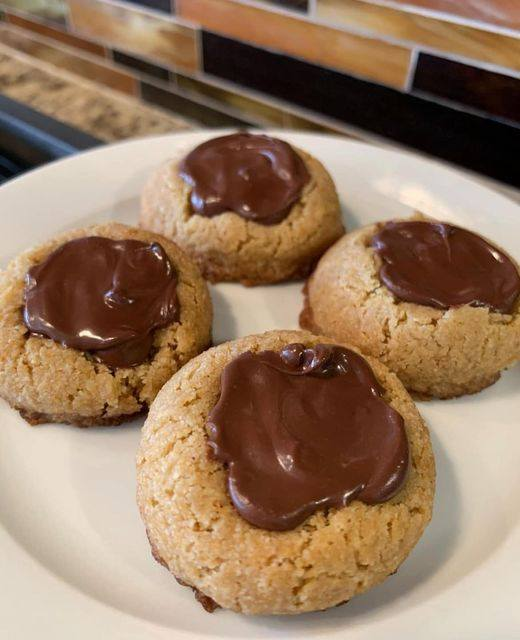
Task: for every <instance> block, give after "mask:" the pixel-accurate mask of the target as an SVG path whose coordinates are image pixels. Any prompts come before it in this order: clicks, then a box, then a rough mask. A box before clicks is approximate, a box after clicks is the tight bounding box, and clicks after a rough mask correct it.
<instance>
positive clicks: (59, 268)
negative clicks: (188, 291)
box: [23, 237, 178, 367]
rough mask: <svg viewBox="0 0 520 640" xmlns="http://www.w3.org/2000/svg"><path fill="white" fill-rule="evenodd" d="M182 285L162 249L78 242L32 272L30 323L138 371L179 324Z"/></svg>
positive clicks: (109, 362)
mask: <svg viewBox="0 0 520 640" xmlns="http://www.w3.org/2000/svg"><path fill="white" fill-rule="evenodd" d="M176 287H177V277H176V274H175V272H174V270H173V267H172V264H171V262H170V260H169V259H168V256H167V255H166V253H165V251H164V249H163V248H162V247H161V246H160V245H159V244H157V243H153V244H146V243H145V242H141V241H139V240H110V239H108V238H100V237H89V238H78V239H77V240H71V241H70V242H67V243H65V244H63V245H61V247H58V249H56V250H55V251H53V252H52V253H51V254H50V255H48V256H47V257H46V258H45V260H43V262H40V264H37V265H36V266H34V267H32V268H31V269H30V270H29V271H28V272H27V275H26V276H25V307H24V311H23V316H24V322H25V324H26V326H27V327H28V328H29V330H30V331H31V332H32V333H34V334H39V335H43V336H46V337H48V338H51V339H52V340H55V341H56V342H61V344H63V345H65V346H67V347H73V348H74V349H80V350H81V351H93V352H94V355H95V357H96V358H97V359H99V360H101V361H102V362H104V363H105V364H107V365H109V366H111V367H131V366H134V365H137V364H140V363H141V362H143V361H144V360H146V358H147V357H148V355H149V353H150V349H151V346H152V340H153V331H154V329H157V328H159V327H164V326H165V325H167V324H170V323H171V322H173V321H174V320H175V319H176V317H177V310H178V303H177V294H176Z"/></svg>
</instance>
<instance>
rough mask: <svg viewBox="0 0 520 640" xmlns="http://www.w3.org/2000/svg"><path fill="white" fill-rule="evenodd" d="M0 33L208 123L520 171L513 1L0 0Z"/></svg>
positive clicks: (517, 5)
mask: <svg viewBox="0 0 520 640" xmlns="http://www.w3.org/2000/svg"><path fill="white" fill-rule="evenodd" d="M0 6H1V7H2V9H3V11H4V15H3V18H4V21H3V23H1V24H0V41H2V42H4V43H5V44H8V45H9V46H11V47H13V48H15V49H18V50H21V51H23V52H24V53H26V54H28V55H31V56H34V57H36V58H38V59H39V60H44V61H46V62H49V63H51V64H54V65H56V66H58V67H62V68H65V69H67V70H69V71H73V72H74V73H77V74H79V75H82V76H84V77H87V78H89V79H92V80H96V81H98V82H100V83H103V84H106V85H108V86H110V87H112V88H114V89H116V90H119V91H122V92H124V93H131V94H135V95H138V96H140V97H141V98H142V99H143V100H144V101H146V102H150V103H153V104H155V105H157V106H160V107H162V108H164V109H169V110H172V111H175V112H178V113H181V114H183V115H185V116H186V117H188V118H190V119H191V120H193V121H194V122H198V123H201V124H204V125H207V126H274V127H281V128H303V129H309V130H316V131H338V132H342V133H346V134H349V135H352V136H356V137H359V138H362V139H367V140H371V139H374V140H390V141H392V142H396V143H399V144H402V145H404V146H407V147H410V148H415V149H419V150H421V151H423V152H426V153H429V154H431V155H433V156H437V157H440V158H444V159H446V160H448V161H451V162H454V163H458V164H460V165H462V166H465V167H468V168H471V169H474V170H476V171H480V172H482V173H484V174H487V175H489V176H491V177H494V178H498V179H500V180H503V181H505V182H508V183H511V184H514V185H516V186H518V185H519V183H520V169H519V164H520V163H519V162H518V155H519V150H520V0H406V1H404V0H403V1H401V0H258V1H252V0H131V1H130V0H126V1H125V0H119V1H115V0H0Z"/></svg>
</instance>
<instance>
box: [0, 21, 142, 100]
mask: <svg viewBox="0 0 520 640" xmlns="http://www.w3.org/2000/svg"><path fill="white" fill-rule="evenodd" d="M0 41H1V42H2V44H4V45H8V46H9V47H12V48H13V49H17V50H18V51H22V52H23V53H26V54H28V55H30V56H32V57H33V58H35V59H36V60H42V61H45V62H49V63H51V64H53V65H54V66H56V67H59V68H61V69H67V71H72V72H73V73H76V74H78V75H80V76H83V77H85V78H88V79H90V80H95V81H96V82H100V83H102V84H104V85H106V86H108V87H111V88H112V89H116V90H117V91H122V92H123V93H128V94H135V93H136V90H137V83H136V81H135V80H134V78H132V76H130V75H129V74H126V73H122V72H121V71H119V70H117V69H114V68H112V67H110V66H109V65H107V64H103V63H101V62H99V63H98V62H94V61H93V60H89V59H86V58H83V57H81V56H80V55H76V54H75V53H72V52H71V51H70V50H66V49H62V48H59V45H57V44H56V45H54V44H51V43H50V41H48V40H45V39H40V38H38V37H37V36H31V37H29V36H28V35H26V34H25V33H24V32H22V31H21V30H20V29H18V28H16V27H11V26H8V25H5V24H4V25H1V24H0Z"/></svg>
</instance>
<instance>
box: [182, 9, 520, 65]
mask: <svg viewBox="0 0 520 640" xmlns="http://www.w3.org/2000/svg"><path fill="white" fill-rule="evenodd" d="M189 1H190V2H191V1H192V0H189ZM517 1H519V2H520V0H517ZM317 15H318V17H319V18H321V19H324V20H327V21H328V22H333V23H334V24H336V25H338V24H340V25H343V26H344V27H346V28H355V29H364V30H368V31H370V32H371V33H373V34H375V35H376V34H377V35H385V36H391V37H393V38H398V39H400V40H405V41H409V42H411V43H416V44H419V45H423V46H427V47H431V48H433V49H438V50H439V51H443V52H447V53H452V54H458V55H461V56H465V57H468V58H474V59H475V60H481V61H484V62H492V63H494V64H497V65H501V66H504V67H509V68H510V69H520V40H518V39H516V38H512V37H509V36H506V35H502V34H500V33H495V32H492V31H484V30H482V29H476V28H473V27H470V26H463V25H459V24H455V23H453V22H448V21H444V20H436V19H434V18H428V17H424V16H420V15H417V14H413V13H407V12H404V11H400V10H399V9H390V8H388V7H382V6H378V5H373V4H369V3H367V2H360V1H358V0H318V4H317Z"/></svg>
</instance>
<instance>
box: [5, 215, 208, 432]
mask: <svg viewBox="0 0 520 640" xmlns="http://www.w3.org/2000/svg"><path fill="white" fill-rule="evenodd" d="M92 235H99V236H103V237H106V238H111V239H114V240H123V239H136V240H142V241H144V242H159V243H160V244H161V245H162V247H163V248H164V250H165V251H166V253H167V254H168V257H169V258H170V260H171V262H172V264H173V266H174V268H175V270H176V272H177V275H178V285H177V294H178V299H179V305H180V317H179V321H178V322H175V323H173V324H171V325H168V326H167V327H165V328H163V329H158V330H157V331H156V332H155V335H154V342H153V352H152V354H153V355H152V357H151V358H150V360H148V361H146V362H144V363H142V364H140V365H138V366H136V367H132V368H121V369H115V370H111V369H110V368H109V367H107V366H106V365H104V364H102V363H99V362H96V361H95V360H94V359H93V358H92V357H91V356H90V355H88V354H85V353H83V352H82V351H78V350H76V349H72V348H67V347H64V346H62V345H61V344H58V343H57V342H54V341H53V340H51V339H49V338H44V337H36V336H32V335H30V334H29V332H28V329H27V327H26V326H25V324H24V323H23V318H22V309H23V291H24V278H25V274H26V273H27V271H28V269H29V268H30V267H32V266H33V265H35V264H37V263H39V262H41V261H42V260H43V259H44V258H45V257H46V256H47V255H48V254H49V253H51V252H52V251H54V249H56V248H57V247H58V246H60V245H61V244H63V243H65V242H68V241H69V240H72V239H74V238H80V237H84V236H92ZM211 321H212V310H211V301H210V298H209V293H208V290H207V287H206V284H205V282H204V280H203V279H202V277H201V275H200V273H199V271H198V269H197V267H196V266H195V265H194V264H193V262H192V261H191V260H190V259H189V258H188V257H187V256H186V255H185V254H184V253H183V252H182V251H181V250H180V249H179V248H178V247H177V246H176V245H175V244H174V243H173V242H171V241H169V240H167V239H166V238H162V237H160V236H158V235H156V234H153V233H148V232H146V231H142V230H139V229H135V228H132V227H127V226H125V225H122V224H117V223H107V224H101V225H96V226H92V227H88V228H85V229H77V230H74V231H69V232H67V233H64V234H62V235H60V236H58V237H56V238H54V239H52V240H50V241H49V242H46V243H44V244H42V245H40V246H38V247H36V248H33V249H29V250H28V251H26V252H24V253H22V254H21V255H20V256H18V257H17V258H15V259H14V260H13V261H12V262H11V263H10V264H9V265H8V267H7V269H6V270H5V271H4V272H3V273H2V274H1V275H0V396H2V397H3V398H4V399H5V400H7V402H8V403H9V404H10V405H11V406H13V407H14V408H15V409H17V410H18V411H19V412H20V413H21V415H22V416H23V417H24V418H25V419H26V420H27V422H29V423H30V424H39V423H43V422H65V423H69V424H74V425H77V426H81V427H88V426H93V425H116V424H120V423H121V422H123V421H124V420H126V419H128V418H129V417H132V416H134V415H137V414H139V413H141V412H143V411H145V410H146V409H147V408H148V405H149V404H150V403H151V402H152V400H153V399H154V398H155V396H156V394H157V392H158V391H159V389H160V388H161V387H162V385H163V384H164V383H165V382H166V380H168V378H170V376H171V375H172V374H173V373H174V372H175V371H177V369H179V368H180V367H181V366H182V365H183V364H184V363H186V362H187V361H188V360H189V359H190V358H192V357H193V356H195V355H197V354H198V353H200V352H201V351H202V350H204V349H205V348H206V347H207V346H208V345H209V344H210V342H211Z"/></svg>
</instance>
